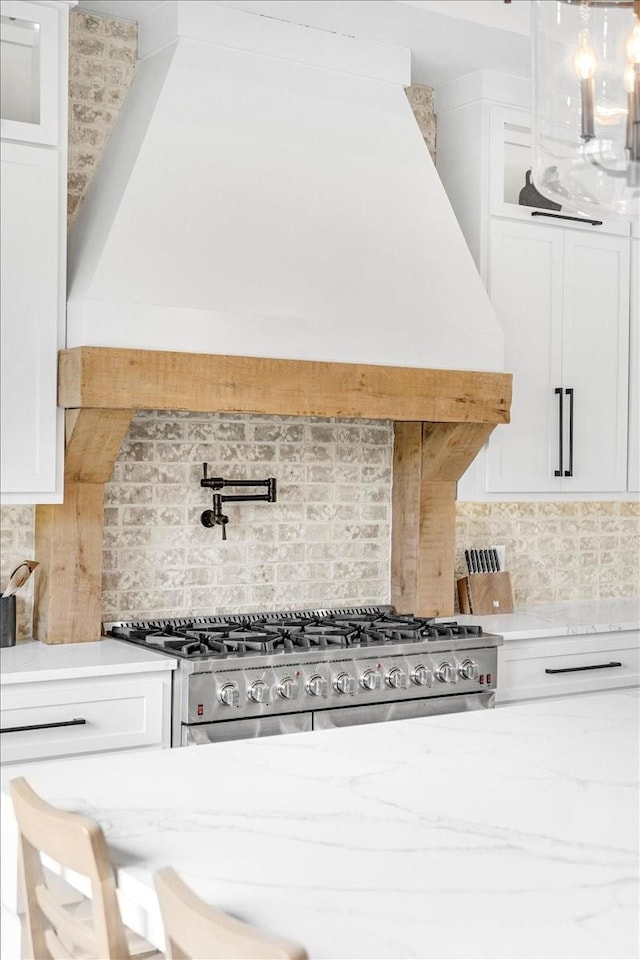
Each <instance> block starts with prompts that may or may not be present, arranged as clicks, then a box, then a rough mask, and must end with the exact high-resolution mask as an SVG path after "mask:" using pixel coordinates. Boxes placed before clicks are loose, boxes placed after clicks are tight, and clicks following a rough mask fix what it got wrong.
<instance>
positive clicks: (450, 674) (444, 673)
mask: <svg viewBox="0 0 640 960" xmlns="http://www.w3.org/2000/svg"><path fill="white" fill-rule="evenodd" d="M436 677H437V678H438V680H439V681H440V683H455V682H456V680H457V679H458V675H457V673H456V671H455V669H454V668H453V667H452V666H451V664H450V663H447V662H446V661H445V662H444V663H441V664H440V666H439V667H438V669H437V670H436Z"/></svg>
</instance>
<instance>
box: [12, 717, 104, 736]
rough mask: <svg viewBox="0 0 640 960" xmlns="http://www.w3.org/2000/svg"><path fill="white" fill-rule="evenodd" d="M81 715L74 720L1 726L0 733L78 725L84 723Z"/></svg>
mask: <svg viewBox="0 0 640 960" xmlns="http://www.w3.org/2000/svg"><path fill="white" fill-rule="evenodd" d="M86 722H87V721H86V720H83V719H82V718H81V717H76V719H75V720H59V721H58V723H30V724H29V725H28V726H26V727H2V728H0V733H19V732H20V731H22V730H53V728H54V727H79V726H81V725H82V724H83V723H86Z"/></svg>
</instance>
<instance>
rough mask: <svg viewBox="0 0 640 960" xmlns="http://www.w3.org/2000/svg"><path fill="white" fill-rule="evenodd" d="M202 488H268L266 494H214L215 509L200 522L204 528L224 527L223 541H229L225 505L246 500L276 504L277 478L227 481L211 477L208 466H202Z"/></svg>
mask: <svg viewBox="0 0 640 960" xmlns="http://www.w3.org/2000/svg"><path fill="white" fill-rule="evenodd" d="M200 486H201V487H208V488H209V489H210V490H222V489H223V488H224V487H266V488H267V492H266V493H250V494H246V493H239V494H225V495H222V494H220V493H214V495H213V509H212V510H204V511H203V512H202V514H201V515H200V522H201V523H202V525H203V526H204V527H216V526H218V525H219V526H221V527H222V539H223V540H226V539H227V524H228V523H229V517H228V516H227V515H226V513H223V512H222V504H223V503H229V502H233V503H240V502H242V501H246V500H265V501H266V502H267V503H275V502H276V478H275V477H268V478H267V479H266V480H225V479H223V477H209V476H208V475H207V464H206V463H203V464H202V479H201V481H200Z"/></svg>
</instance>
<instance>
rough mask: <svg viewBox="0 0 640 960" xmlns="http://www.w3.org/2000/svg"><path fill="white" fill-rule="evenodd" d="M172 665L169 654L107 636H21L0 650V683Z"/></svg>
mask: <svg viewBox="0 0 640 960" xmlns="http://www.w3.org/2000/svg"><path fill="white" fill-rule="evenodd" d="M175 666H176V661H175V659H174V658H173V657H167V656H166V655H165V654H163V653H156V652H155V651H153V650H145V649H144V648H143V647H136V646H134V645H133V644H129V643H121V642H120V641H119V640H111V639H108V638H105V639H104V640H96V641H95V642H90V643H56V644H46V643H40V642H39V641H38V640H23V641H22V642H21V643H17V644H16V645H15V646H14V647H2V649H1V650H0V683H2V685H5V684H10V683H34V682H39V681H45V680H71V679H73V678H77V677H106V676H110V675H116V674H123V673H150V672H154V671H158V670H160V671H162V670H174V669H175Z"/></svg>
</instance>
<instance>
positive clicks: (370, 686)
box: [360, 670, 381, 690]
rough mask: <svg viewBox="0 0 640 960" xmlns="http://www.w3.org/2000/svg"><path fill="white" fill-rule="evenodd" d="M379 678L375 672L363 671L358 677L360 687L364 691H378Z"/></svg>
mask: <svg viewBox="0 0 640 960" xmlns="http://www.w3.org/2000/svg"><path fill="white" fill-rule="evenodd" d="M380 683H381V677H380V674H379V673H376V671H375V670H365V672H364V673H363V674H362V676H361V677H360V686H362V687H364V689H365V690H378V689H379V688H380Z"/></svg>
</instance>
